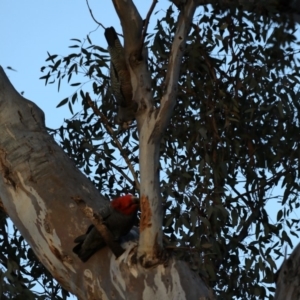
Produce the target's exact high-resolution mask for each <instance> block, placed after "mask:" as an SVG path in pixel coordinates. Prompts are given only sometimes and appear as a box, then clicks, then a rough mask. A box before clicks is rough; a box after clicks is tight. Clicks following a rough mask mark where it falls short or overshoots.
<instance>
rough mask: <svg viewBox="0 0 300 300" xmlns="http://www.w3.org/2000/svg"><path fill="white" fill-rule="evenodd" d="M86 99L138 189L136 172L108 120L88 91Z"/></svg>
mask: <svg viewBox="0 0 300 300" xmlns="http://www.w3.org/2000/svg"><path fill="white" fill-rule="evenodd" d="M85 98H86V100H87V103H88V105H89V106H90V107H91V108H92V110H93V111H94V113H95V114H96V115H97V116H99V117H100V119H101V121H102V123H103V124H104V126H105V128H106V130H107V132H108V133H109V134H110V136H111V138H112V139H113V141H114V142H115V144H116V145H117V147H118V149H119V151H120V153H121V155H122V157H123V158H124V160H125V162H126V164H127V166H128V168H129V170H130V172H131V174H132V177H133V178H134V183H135V185H134V187H135V188H136V189H137V190H139V189H140V183H139V181H138V179H137V177H136V174H135V170H134V168H133V166H132V164H131V161H130V159H129V157H128V155H127V154H126V153H125V151H124V150H123V148H122V145H121V143H120V142H119V140H118V139H117V138H116V136H115V132H114V131H113V129H112V128H111V127H110V125H109V122H108V119H107V118H106V116H105V115H104V114H103V113H102V112H101V111H100V110H99V109H98V108H97V107H96V106H95V104H94V102H93V101H92V99H91V97H90V95H89V93H86V97H85Z"/></svg>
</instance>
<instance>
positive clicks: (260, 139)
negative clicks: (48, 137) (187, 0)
mask: <svg viewBox="0 0 300 300" xmlns="http://www.w3.org/2000/svg"><path fill="white" fill-rule="evenodd" d="M176 17H177V13H176V12H174V11H173V10H172V7H170V8H169V9H168V10H167V11H166V15H165V16H164V17H163V18H162V19H160V20H157V24H156V27H155V29H154V30H153V32H152V33H150V34H149V35H148V36H147V43H146V45H147V47H148V50H149V70H150V71H151V74H152V81H153V85H152V87H153V95H154V99H155V103H156V105H157V107H159V99H160V97H161V96H162V94H163V92H164V78H165V74H166V68H167V65H168V59H169V55H170V49H171V43H172V39H173V36H174V32H175V28H176ZM274 18H278V19H277V20H276V19H274ZM276 21H277V22H278V23H276ZM73 42H74V44H73V45H71V46H70V48H71V49H72V50H73V49H76V50H78V51H77V52H75V53H71V54H69V55H68V56H65V57H61V56H58V55H50V54H49V57H48V58H47V61H48V62H49V63H50V64H49V65H47V66H45V67H42V72H45V75H44V76H42V77H41V78H42V79H43V80H45V83H46V84H50V83H57V84H58V89H59V88H60V85H61V82H62V81H63V80H66V81H67V83H69V84H70V85H71V86H74V87H76V91H75V92H74V94H73V95H71V96H70V97H69V98H66V99H63V100H62V101H61V102H60V103H59V104H58V107H59V106H62V105H68V106H69V109H70V111H71V112H72V113H73V111H74V107H76V104H79V105H80V106H81V110H80V112H78V113H76V114H74V116H73V118H72V119H70V120H66V122H65V124H64V125H63V126H61V128H59V129H58V130H53V131H51V132H52V134H53V136H54V137H55V138H56V139H57V140H58V142H59V143H60V144H61V146H62V147H63V149H64V150H65V151H66V153H67V154H68V155H69V157H71V158H72V159H73V160H74V162H75V163H76V165H77V166H78V167H79V168H80V169H81V170H82V171H83V172H84V173H85V174H86V175H87V176H89V177H90V178H91V180H92V181H93V182H94V184H95V185H96V187H97V188H98V189H99V191H100V192H101V193H102V194H104V195H107V196H108V197H109V196H110V195H116V194H121V193H125V192H126V193H127V192H131V193H135V192H138V187H139V185H138V178H139V169H138V136H137V130H136V124H135V123H133V124H132V125H131V126H130V128H129V129H128V130H125V131H124V130H119V129H118V127H117V126H116V124H115V122H114V117H115V113H116V109H115V107H114V104H113V99H112V95H111V89H110V83H109V78H108V76H107V74H109V72H108V61H109V57H108V54H107V51H106V50H105V49H103V48H102V47H100V46H98V45H94V44H93V43H92V41H91V38H90V37H89V36H87V38H86V40H84V41H81V40H78V39H73ZM298 45H299V42H298V41H297V40H296V38H295V35H294V31H293V30H292V28H291V27H290V26H287V25H285V23H283V22H282V20H281V19H280V16H275V17H273V18H272V19H271V18H269V17H268V16H257V15H254V14H251V13H246V12H244V11H242V10H235V9H231V10H224V11H221V10H219V9H218V8H217V7H216V8H215V9H212V8H211V7H210V6H205V7H203V8H202V9H201V10H199V11H198V15H197V16H196V17H195V20H194V23H193V25H192V28H191V32H190V35H189V42H188V44H187V47H186V50H185V55H184V59H183V62H182V67H181V74H180V80H179V82H178V101H177V105H176V107H175V110H174V114H173V117H172V121H171V124H170V125H169V127H168V129H167V132H166V134H165V137H164V139H163V142H162V145H161V191H162V197H163V199H164V200H163V201H164V210H165V216H164V233H165V243H166V245H165V246H166V249H168V251H170V252H172V253H173V254H174V255H176V256H178V257H179V258H180V259H184V260H186V261H187V262H189V264H190V266H191V268H192V269H193V270H195V271H197V272H198V273H199V276H201V277H202V278H203V279H204V280H205V281H206V282H207V284H208V285H210V286H213V287H214V290H215V291H216V294H217V295H218V296H219V297H220V299H234V298H239V297H241V298H243V299H245V298H247V299H255V298H256V297H259V298H267V297H269V298H270V299H272V297H273V296H272V295H273V292H274V287H273V286H272V285H271V284H272V282H273V273H274V272H275V271H276V266H275V261H276V260H277V259H278V258H280V257H282V256H283V251H282V248H283V247H284V245H286V243H287V244H288V245H289V246H290V247H292V242H291V239H290V235H294V236H296V237H298V234H297V232H298V231H299V229H298V223H299V220H297V219H293V218H292V213H293V211H294V210H295V209H296V208H298V206H299V204H298V203H297V199H298V194H299V190H300V187H299V180H298V179H299V170H300V167H299V166H300V161H299V155H300V154H299V153H300V151H299V150H300V149H299V140H300V139H299V138H298V136H299V132H300V131H299V125H300V124H299V117H300V114H299V112H300V111H299V109H300V106H299V104H298V99H299V75H298V74H299V60H298V59H297V57H296V54H297V53H296V51H295V49H297V46H298ZM82 74H83V75H84V76H85V78H82ZM77 75H79V76H77ZM76 76H77V78H80V79H79V80H78V81H75V82H73V81H72V80H74V78H75V77H76ZM86 78H88V81H87V80H86ZM81 80H82V82H81ZM86 91H88V92H89V93H90V94H91V95H92V96H91V98H92V99H93V100H94V101H89V97H88V96H86V94H85V92H86ZM270 203H272V204H271V205H273V206H274V204H273V203H278V213H277V215H276V220H272V218H273V217H271V216H269V212H268V210H269V207H270Z"/></svg>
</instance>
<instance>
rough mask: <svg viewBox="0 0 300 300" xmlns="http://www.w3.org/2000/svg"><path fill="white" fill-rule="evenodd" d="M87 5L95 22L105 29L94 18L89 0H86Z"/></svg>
mask: <svg viewBox="0 0 300 300" xmlns="http://www.w3.org/2000/svg"><path fill="white" fill-rule="evenodd" d="M86 4H87V6H88V9H89V11H90V15H91V17H92V19H93V20H94V21H95V23H96V24H98V25H99V26H101V27H102V28H103V29H105V27H104V26H103V25H102V23H99V22H98V21H97V20H96V18H95V17H94V15H93V11H92V9H91V7H90V5H89V0H86Z"/></svg>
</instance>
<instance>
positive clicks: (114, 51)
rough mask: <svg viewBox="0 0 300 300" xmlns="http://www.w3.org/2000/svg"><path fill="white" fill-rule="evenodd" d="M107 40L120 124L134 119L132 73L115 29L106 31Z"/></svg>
mask: <svg viewBox="0 0 300 300" xmlns="http://www.w3.org/2000/svg"><path fill="white" fill-rule="evenodd" d="M104 34H105V38H106V40H107V43H108V51H109V54H110V59H111V60H110V79H111V88H112V93H113V96H114V98H115V101H116V104H117V106H118V113H117V118H116V121H117V123H119V124H123V123H124V122H129V121H132V120H133V119H134V116H135V111H136V104H135V103H133V101H132V97H133V95H132V86H131V79H130V72H129V70H128V67H127V64H126V58H125V50H124V47H123V46H122V44H121V42H120V40H119V38H118V35H117V33H116V31H115V29H114V28H113V27H109V28H106V29H105V33H104Z"/></svg>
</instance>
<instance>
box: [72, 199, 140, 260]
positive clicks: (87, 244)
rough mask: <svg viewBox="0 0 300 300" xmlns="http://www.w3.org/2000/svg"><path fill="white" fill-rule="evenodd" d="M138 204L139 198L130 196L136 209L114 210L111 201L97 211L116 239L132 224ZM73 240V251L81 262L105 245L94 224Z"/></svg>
mask: <svg viewBox="0 0 300 300" xmlns="http://www.w3.org/2000/svg"><path fill="white" fill-rule="evenodd" d="M113 201H114V200H113ZM138 204H139V199H138V198H136V197H133V196H132V206H134V207H136V209H134V211H133V213H131V214H123V213H122V212H120V211H118V210H116V209H115V208H113V206H111V202H109V203H108V205H107V206H105V207H103V209H102V210H101V212H99V214H100V215H101V217H102V221H103V223H104V224H105V225H106V227H107V229H108V230H109V231H110V232H111V234H112V235H113V237H114V239H115V240H116V241H117V240H119V239H120V238H121V237H122V236H124V235H126V234H127V233H128V232H129V231H130V229H131V228H132V226H133V225H134V223H135V221H136V219H137V205H138ZM74 242H75V243H77V245H76V246H75V247H74V248H73V252H74V253H76V254H77V255H78V256H79V258H80V259H81V260H82V261H83V262H86V261H87V260H88V259H89V258H90V257H91V256H92V255H93V254H94V253H95V252H97V251H98V250H100V249H101V248H103V247H105V246H106V243H105V241H104V239H103V237H102V236H101V234H100V233H99V232H98V230H97V229H96V228H95V227H94V225H90V226H89V228H88V230H87V232H86V233H85V234H83V235H80V236H78V237H77V238H76V239H75V240H74Z"/></svg>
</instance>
